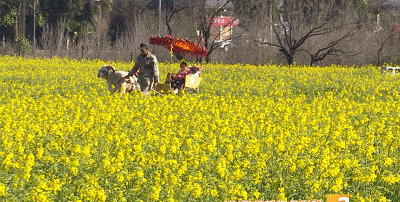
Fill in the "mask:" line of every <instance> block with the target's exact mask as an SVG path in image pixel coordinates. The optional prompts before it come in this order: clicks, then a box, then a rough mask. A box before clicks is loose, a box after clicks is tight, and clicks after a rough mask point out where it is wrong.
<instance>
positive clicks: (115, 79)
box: [97, 65, 140, 93]
mask: <svg viewBox="0 0 400 202" xmlns="http://www.w3.org/2000/svg"><path fill="white" fill-rule="evenodd" d="M126 75H128V72H125V71H115V68H114V67H113V66H110V65H104V66H103V67H101V69H100V70H99V72H98V73H97V77H101V78H103V79H106V80H107V84H108V90H109V91H110V92H111V93H115V92H117V91H118V92H121V93H125V92H128V93H130V92H131V91H133V90H139V89H140V88H139V84H138V82H137V78H136V76H135V75H134V76H132V77H130V78H129V79H125V78H124V77H125V76H126Z"/></svg>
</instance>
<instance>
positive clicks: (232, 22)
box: [211, 16, 239, 27]
mask: <svg viewBox="0 0 400 202" xmlns="http://www.w3.org/2000/svg"><path fill="white" fill-rule="evenodd" d="M238 24H239V19H234V18H232V17H225V16H223V17H215V18H214V21H213V22H212V23H211V26H212V27H221V26H222V27H235V26H237V25H238Z"/></svg>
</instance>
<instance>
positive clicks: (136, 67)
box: [125, 62, 139, 78]
mask: <svg viewBox="0 0 400 202" xmlns="http://www.w3.org/2000/svg"><path fill="white" fill-rule="evenodd" d="M138 69H139V65H138V63H137V62H136V63H135V65H134V66H133V67H132V69H131V71H129V73H128V75H126V76H125V78H129V77H131V76H133V75H134V74H135V73H136V72H137V70H138Z"/></svg>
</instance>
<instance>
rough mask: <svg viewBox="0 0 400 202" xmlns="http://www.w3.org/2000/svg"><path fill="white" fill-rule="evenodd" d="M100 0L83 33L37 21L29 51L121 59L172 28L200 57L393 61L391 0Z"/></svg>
mask: <svg viewBox="0 0 400 202" xmlns="http://www.w3.org/2000/svg"><path fill="white" fill-rule="evenodd" d="M102 1H105V0H102ZM107 2H108V3H110V5H111V6H110V9H108V10H104V11H103V10H102V11H101V12H94V13H93V14H92V15H91V16H92V19H91V24H90V25H87V26H86V28H85V29H86V30H85V34H75V33H73V34H71V33H68V29H69V28H68V26H67V25H66V21H67V20H68V19H62V20H60V21H59V22H58V23H57V24H50V23H47V22H44V24H43V25H40V26H38V28H37V29H38V30H40V34H38V35H37V47H36V50H37V51H34V52H32V53H30V54H34V55H35V56H47V57H51V56H54V55H58V56H60V57H71V58H82V57H84V58H88V59H94V58H99V59H103V60H126V61H129V60H132V59H134V57H135V56H136V55H137V54H138V53H139V51H138V49H137V46H138V45H139V44H140V43H141V42H148V41H149V38H150V37H151V36H153V35H173V36H177V37H181V38H189V39H191V40H192V41H197V42H199V43H201V44H202V45H204V46H206V47H207V49H208V51H209V52H208V55H207V58H205V60H206V61H207V62H213V61H217V62H223V63H250V64H265V63H281V64H306V65H320V66H323V65H328V64H332V63H335V64H342V65H354V64H355V65H365V64H371V63H372V64H376V65H382V64H384V63H399V62H400V61H399V59H400V55H399V54H397V53H398V52H399V49H400V48H399V47H400V46H399V44H398V43H399V35H400V26H399V25H400V16H399V15H398V13H400V3H398V2H397V1H387V0H384V1H380V0H374V1H361V0H353V1H339V0H337V1H330V0H323V1H320V0H319V1H317V0H251V1H250V0H249V1H242V0H191V1H189V0H175V1H165V2H174V5H172V6H171V5H164V4H163V5H162V7H161V9H160V10H161V13H160V10H159V9H158V8H155V9H154V8H149V7H148V4H149V3H150V2H152V1H150V0H148V1H144V0H113V1H110V0H107ZM157 2H158V1H157ZM163 2H164V1H163ZM397 3H398V4H397ZM18 8H19V7H18ZM28 8H31V7H29V6H28ZM92 10H93V9H92ZM94 10H95V8H94ZM222 16H229V17H231V19H232V21H234V20H238V22H239V24H238V25H237V26H236V25H235V26H233V27H229V25H227V26H220V27H215V26H213V24H212V23H213V19H214V18H216V17H222ZM19 24H21V23H19ZM19 24H18V26H19ZM27 29H30V28H29V26H27ZM18 30H19V29H18ZM224 32H225V33H226V32H230V34H229V38H222V37H221V35H224ZM28 33H29V32H28ZM0 37H1V38H0V39H1V42H2V43H1V44H0V51H1V53H3V54H18V49H17V46H15V44H12V43H8V42H7V39H5V37H4V34H3V36H0ZM30 37H31V38H32V36H30ZM28 38H29V37H28ZM12 50H15V51H14V52H13V51H12ZM151 51H152V52H155V54H156V55H157V57H158V58H159V60H160V61H169V59H170V57H169V56H170V55H169V52H168V50H166V49H164V48H162V47H158V46H154V47H152V50H151ZM186 59H187V60H193V61H195V60H197V59H196V58H186ZM175 61H177V60H176V59H175Z"/></svg>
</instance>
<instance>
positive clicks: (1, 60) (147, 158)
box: [0, 56, 400, 202]
mask: <svg viewBox="0 0 400 202" xmlns="http://www.w3.org/2000/svg"><path fill="white" fill-rule="evenodd" d="M104 64H110V65H113V66H114V67H116V69H117V70H125V71H128V70H130V68H131V67H132V65H133V64H132V63H123V62H111V61H107V62H105V61H100V60H93V61H89V60H81V61H78V60H69V59H61V58H52V59H27V58H19V57H11V56H0V89H1V91H0V201H4V200H5V201H225V200H241V199H247V200H256V199H259V200H267V199H276V200H279V199H283V200H290V199H295V200H300V199H322V200H325V199H326V195H328V194H349V195H350V200H351V201H370V202H372V201H389V200H391V201H400V194H399V191H398V190H400V171H399V170H400V167H399V165H400V164H399V160H398V159H399V158H398V157H399V155H400V147H399V141H400V139H399V131H400V119H399V112H400V105H399V99H400V94H399V92H400V76H398V75H392V74H387V75H381V74H380V71H379V70H378V67H374V66H366V67H341V66H335V65H332V66H329V67H306V66H294V67H288V66H280V65H264V66H254V65H241V64H237V65H225V64H206V65H204V70H203V72H202V83H201V85H200V92H199V93H197V94H192V93H190V94H183V95H169V94H166V95H164V96H158V95H154V96H148V97H146V96H143V95H142V94H141V93H131V94H125V95H121V94H118V93H116V94H113V95H111V94H110V93H109V92H108V90H107V84H106V82H105V80H104V79H100V78H97V71H98V70H99V69H100V67H101V66H103V65H104ZM172 69H173V71H174V72H177V71H178V70H179V67H178V64H172ZM168 72H169V64H160V75H161V79H165V76H166V74H167V73H168ZM163 76H164V77H163Z"/></svg>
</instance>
